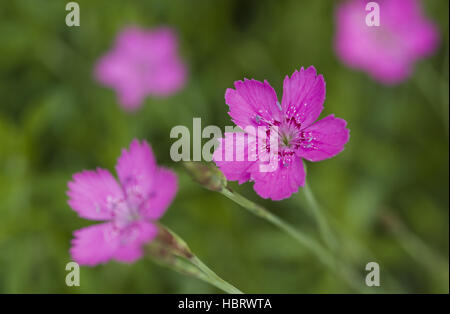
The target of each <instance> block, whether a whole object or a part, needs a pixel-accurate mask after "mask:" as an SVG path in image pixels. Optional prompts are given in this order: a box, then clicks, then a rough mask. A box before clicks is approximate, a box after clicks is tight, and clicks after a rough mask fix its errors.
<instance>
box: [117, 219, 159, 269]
mask: <svg viewBox="0 0 450 314" xmlns="http://www.w3.org/2000/svg"><path fill="white" fill-rule="evenodd" d="M157 234H158V228H157V227H156V226H155V225H153V224H151V223H149V222H145V221H140V222H136V223H134V224H133V225H132V226H130V227H128V229H127V230H126V231H125V232H122V234H121V235H120V243H119V246H118V247H117V250H116V251H115V252H114V254H113V255H114V256H113V257H114V259H115V260H117V261H120V262H124V263H132V262H134V261H136V260H137V259H139V258H140V257H142V254H143V249H142V246H143V245H144V244H145V243H148V242H150V241H151V240H153V239H154V238H155V237H156V235H157Z"/></svg>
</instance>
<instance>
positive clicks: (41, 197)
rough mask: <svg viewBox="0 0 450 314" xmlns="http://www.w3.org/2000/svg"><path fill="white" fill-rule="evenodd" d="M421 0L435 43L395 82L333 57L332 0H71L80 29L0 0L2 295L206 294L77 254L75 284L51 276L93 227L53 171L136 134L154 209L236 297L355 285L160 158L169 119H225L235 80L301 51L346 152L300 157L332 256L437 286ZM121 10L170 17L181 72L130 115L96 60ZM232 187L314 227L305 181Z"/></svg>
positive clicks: (434, 122) (61, 271)
mask: <svg viewBox="0 0 450 314" xmlns="http://www.w3.org/2000/svg"><path fill="white" fill-rule="evenodd" d="M423 2H424V3H423V5H424V10H425V12H426V14H427V15H428V16H429V17H430V18H431V19H433V20H434V21H435V22H436V23H437V25H438V26H439V29H440V32H441V45H440V48H439V50H438V51H437V52H436V53H435V54H434V55H433V56H432V57H431V58H429V59H427V60H423V61H421V62H419V63H418V64H417V65H416V67H415V71H414V75H413V76H412V77H411V78H410V79H409V80H407V81H406V82H404V83H402V84H399V85H397V86H394V87H386V86H383V85H380V84H378V83H376V82H375V81H373V80H371V79H370V78H369V77H367V76H366V75H365V74H364V73H361V72H356V71H353V70H351V69H348V68H347V67H345V66H344V65H342V64H341V63H340V62H339V61H338V60H337V58H336V56H335V54H334V52H333V49H332V48H333V47H332V39H333V31H334V30H333V28H334V26H333V10H334V7H335V4H336V3H335V1H328V0H320V1H297V0H288V1H261V0H258V1H237V0H236V1H232V0H228V1H207V0H204V1H181V0H177V1H119V0H102V1H85V0H79V1H78V3H79V5H80V8H81V26H80V27H72V28H69V27H67V26H66V25H65V16H66V14H67V12H66V11H65V5H66V3H67V2H66V1H47V0H15V1H1V4H0V38H1V44H0V96H1V100H0V104H1V105H0V292H1V293H55V292H61V293H119V292H124V293H216V292H219V290H217V289H215V288H213V287H211V286H209V285H207V284H205V283H203V282H200V281H198V280H196V279H191V278H188V277H184V276H182V275H179V274H177V273H174V272H172V271H171V270H169V269H165V268H162V267H160V266H158V265H156V264H154V263H153V262H152V261H149V260H145V259H142V260H140V261H138V262H137V263H135V264H133V265H126V264H120V263H116V262H110V263H108V264H105V265H101V266H97V267H93V268H89V267H82V268H81V286H80V287H67V286H66V285H65V276H66V274H67V272H66V271H65V265H66V263H67V262H69V261H70V256H69V253H68V250H69V246H70V239H71V238H72V232H73V231H74V230H75V229H79V228H81V227H83V226H87V225H89V224H90V222H89V221H86V220H84V219H81V218H79V217H78V216H77V215H76V213H75V212H74V211H72V210H71V209H70V208H69V206H68V205H67V197H66V195H65V192H66V189H67V188H66V185H67V182H68V181H69V180H70V178H71V176H72V174H73V173H75V172H78V171H81V170H83V169H93V168H95V167H97V166H101V167H104V168H107V169H110V170H113V168H114V165H115V162H116V159H117V158H118V156H119V154H120V151H121V148H123V147H126V146H128V145H129V143H130V142H131V140H132V139H133V138H135V137H137V138H140V139H146V140H148V141H149V142H150V143H151V144H152V146H153V149H154V151H155V154H156V156H157V159H158V162H159V163H161V164H163V165H166V166H168V167H171V168H173V169H175V171H176V172H177V174H178V175H179V181H180V182H179V185H180V186H179V192H178V194H177V197H176V199H175V201H174V202H173V204H172V205H171V207H170V209H169V210H168V211H167V213H166V215H165V216H164V217H163V219H162V222H163V223H164V224H166V225H167V226H169V227H170V228H171V229H173V230H175V231H176V232H177V233H178V234H179V235H181V236H182V237H183V238H184V239H185V240H186V241H187V242H188V243H189V244H190V246H191V248H192V249H193V251H194V252H196V253H197V255H198V256H199V257H200V258H201V259H202V260H203V261H204V262H205V263H206V264H208V265H209V266H211V268H213V269H214V270H215V271H216V272H217V273H218V274H219V275H221V277H223V278H224V279H226V280H228V281H229V282H231V283H233V284H234V285H235V286H237V287H239V288H240V289H241V290H243V291H245V292H250V293H314V292H344V293H345V292H354V291H353V290H352V289H351V288H350V287H348V285H347V284H346V283H345V282H343V281H342V280H341V279H340V278H339V277H338V276H336V275H335V274H333V273H331V272H330V271H329V270H328V269H326V268H324V267H323V266H322V265H321V264H320V263H318V262H317V260H316V258H315V257H314V256H313V255H312V254H311V253H310V252H309V251H307V250H305V249H304V248H303V247H301V246H299V245H298V244H297V243H296V242H294V241H293V240H292V239H291V238H289V237H288V236H287V235H285V234H283V233H281V232H280V231H279V230H278V229H276V228H275V227H273V226H272V225H269V224H268V223H267V222H265V221H262V220H259V219H258V218H256V217H254V216H251V215H250V214H248V213H247V212H246V211H245V210H243V209H241V208H239V207H238V206H237V205H235V204H234V203H232V202H231V201H229V200H228V199H226V198H224V197H223V196H221V195H219V194H218V193H214V192H211V191H207V190H205V189H203V188H202V187H201V186H199V185H197V184H193V183H192V181H191V179H190V178H189V176H188V175H187V174H186V172H185V170H184V168H183V166H182V165H181V164H179V163H174V162H172V161H171V159H170V156H169V149H170V146H171V144H172V143H173V142H174V140H173V139H170V137H169V132H170V130H171V128H172V127H173V126H175V125H186V126H188V127H189V128H190V129H192V118H193V117H201V118H202V123H203V126H206V125H209V124H214V125H218V126H220V127H224V126H225V125H231V122H230V118H229V117H228V115H227V106H226V105H225V103H224V97H223V96H224V92H225V89H226V88H228V87H231V86H232V84H233V82H234V81H235V80H238V79H242V78H244V77H248V78H255V79H258V80H263V79H267V80H268V81H269V82H270V83H271V84H272V86H273V87H274V88H275V89H276V91H277V93H278V94H279V96H280V95H281V90H282V80H283V78H284V76H285V75H287V74H291V73H292V72H293V71H294V70H295V69H298V68H299V67H301V66H309V65H314V66H315V67H316V68H317V69H318V71H319V73H322V74H323V75H324V77H325V80H326V83H327V98H326V102H325V110H324V112H323V115H328V114H331V113H334V114H336V116H338V117H341V118H344V119H345V120H347V121H348V125H349V128H350V129H351V139H350V142H349V143H348V144H347V147H346V149H345V151H344V152H343V153H341V154H340V155H339V156H337V157H336V158H333V159H330V160H327V161H324V162H320V163H316V164H312V163H308V164H307V167H308V176H307V181H308V183H309V184H310V186H311V188H312V190H313V191H314V193H315V196H316V197H317V199H318V201H319V202H320V204H321V206H322V207H323V210H324V212H325V214H326V216H327V219H328V220H329V221H330V223H331V224H332V226H333V228H334V230H335V232H336V235H337V236H338V238H339V241H340V243H341V250H340V254H341V255H342V256H346V258H347V259H348V262H349V263H351V265H352V267H354V268H355V269H356V270H358V272H360V273H361V275H364V274H365V270H364V267H365V265H366V263H368V262H370V261H376V262H378V263H379V264H380V268H381V285H382V288H383V289H384V291H387V292H399V293H408V292H415V293H431V292H439V293H448V291H449V277H448V276H449V274H448V249H449V242H448V240H449V221H448V219H449V216H448V209H449V194H448V188H449V187H448V185H449V177H448V175H449V168H448V166H449V155H448V154H449V146H448V144H449V137H448V135H449V131H448V116H449V113H448V106H449V90H448V68H449V64H448V57H449V40H448V37H449V33H448V27H449V25H448V23H449V16H448V10H449V8H448V6H449V2H448V1H446V0H431V1H423ZM133 24H137V25H140V26H143V27H154V26H157V25H160V24H165V25H170V26H173V27H175V28H176V29H177V31H178V34H179V37H180V49H181V54H182V56H183V58H184V59H185V60H186V62H187V63H188V65H189V72H190V77H189V82H188V84H187V85H186V87H185V88H184V89H183V90H182V91H181V92H179V93H178V94H177V95H175V96H172V97H170V98H168V99H147V100H146V102H145V104H144V106H143V107H142V109H141V110H140V111H138V112H137V113H135V114H129V113H125V112H124V111H122V110H121V109H120V107H119V106H118V104H117V101H116V98H115V94H114V92H113V91H112V90H110V89H107V88H104V87H102V86H100V85H99V84H98V83H97V82H95V80H94V79H93V75H92V70H93V66H94V64H95V61H96V60H97V58H98V57H99V56H100V55H102V54H104V53H105V51H106V50H108V49H110V48H111V47H112V45H113V42H114V37H115V35H116V34H117V32H118V31H120V30H121V28H123V27H124V26H127V25H133ZM230 185H231V186H232V187H234V188H235V189H236V190H237V191H239V192H240V193H241V194H244V195H245V196H247V197H248V198H250V199H252V200H255V201H257V202H258V203H261V204H262V205H264V206H265V207H267V208H268V209H269V210H271V211H273V212H274V213H276V214H277V215H279V216H281V217H283V218H284V219H286V220H288V221H290V222H291V223H292V224H294V225H295V226H297V227H298V228H300V229H302V230H303V231H305V232H308V233H311V234H316V235H317V234H318V233H317V227H316V224H315V222H314V219H312V217H311V215H310V212H309V210H308V208H307V206H306V202H305V196H304V193H303V192H302V191H301V190H300V191H299V193H297V194H296V195H294V196H293V197H291V198H290V199H288V200H284V201H281V202H272V201H264V200H262V199H260V198H259V197H258V196H257V195H256V193H255V192H254V191H253V189H252V187H251V184H249V183H247V184H244V185H242V186H238V185H237V184H235V183H234V182H233V183H230ZM317 236H318V235H317ZM377 289H378V288H373V290H372V291H373V292H377Z"/></svg>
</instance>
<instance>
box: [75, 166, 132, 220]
mask: <svg viewBox="0 0 450 314" xmlns="http://www.w3.org/2000/svg"><path fill="white" fill-rule="evenodd" d="M68 187H69V190H68V191H67V195H68V196H69V201H68V203H69V205H70V207H72V209H73V210H75V211H76V212H77V213H78V214H79V215H80V216H81V217H83V218H87V219H91V220H108V219H110V218H111V217H112V212H111V206H110V204H111V202H113V201H114V200H117V199H121V198H123V192H122V189H121V187H120V186H119V184H118V183H117V181H116V179H115V178H114V177H113V176H112V175H111V173H110V172H109V171H107V170H104V169H100V168H97V170H96V171H90V170H85V171H83V172H80V173H76V174H74V175H73V180H72V181H70V182H69V183H68Z"/></svg>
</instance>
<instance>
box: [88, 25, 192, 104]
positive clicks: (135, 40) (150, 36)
mask: <svg viewBox="0 0 450 314" xmlns="http://www.w3.org/2000/svg"><path fill="white" fill-rule="evenodd" d="M95 76H96V78H97V79H98V81H100V82H101V83H102V84H104V85H106V86H110V87H112V88H114V89H115V90H116V92H117V95H118V98H119V103H120V104H121V105H122V107H123V108H124V109H125V110H135V109H137V108H139V107H140V105H141V104H142V102H143V100H144V99H145V98H146V97H147V96H149V95H152V96H156V97H164V96H168V95H171V94H173V93H175V92H177V91H178V90H179V89H180V88H181V87H183V85H184V83H185V81H186V67H185V65H184V63H183V62H182V61H181V60H180V58H179V56H178V54H177V36H176V35H175V33H174V31H173V30H171V29H169V28H156V29H153V30H144V29H140V28H136V27H132V28H126V29H124V30H123V31H122V32H121V33H120V34H119V35H118V37H117V39H116V44H115V47H114V48H113V49H112V50H111V51H110V52H108V53H107V54H106V55H104V56H103V57H101V58H100V60H99V61H98V63H97V65H96V68H95Z"/></svg>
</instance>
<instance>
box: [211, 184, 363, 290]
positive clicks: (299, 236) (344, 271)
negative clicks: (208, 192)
mask: <svg viewBox="0 0 450 314" xmlns="http://www.w3.org/2000/svg"><path fill="white" fill-rule="evenodd" d="M220 193H222V194H223V195H225V196H226V197H228V198H229V199H231V200H232V201H234V202H236V203H237V204H239V205H240V206H242V207H243V208H245V209H247V210H248V211H250V212H251V213H252V214H254V215H256V216H258V217H260V218H263V219H265V220H267V221H269V222H270V223H272V224H274V225H275V226H277V227H278V228H280V229H281V230H283V231H285V232H286V233H287V234H289V235H290V236H291V237H293V238H294V239H295V240H297V241H298V242H299V243H300V244H301V245H303V246H305V247H307V248H308V249H310V250H311V251H312V252H313V253H314V254H315V255H316V256H317V257H318V259H319V260H320V261H321V262H322V263H323V264H324V265H325V266H327V267H329V268H330V269H331V270H332V271H333V272H334V273H337V274H339V275H340V276H341V277H342V278H344V279H345V280H346V281H347V283H348V284H349V285H350V286H351V287H353V288H355V289H358V290H364V287H363V286H362V285H360V284H358V282H361V279H359V278H358V276H357V275H356V274H354V273H353V271H352V270H350V269H349V268H348V267H347V266H346V265H344V264H342V263H341V262H338V261H337V260H336V259H335V257H334V255H333V254H331V253H330V252H329V251H328V250H327V249H325V248H324V247H323V246H322V245H321V244H320V243H319V242H318V241H316V240H315V239H314V238H312V237H310V236H308V235H307V234H305V233H303V232H301V231H299V230H297V229H295V228H294V227H292V226H291V225H290V224H288V223H287V222H285V221H283V220H281V219H280V218H278V217H277V216H275V215H273V214H272V213H271V212H269V211H268V210H266V209H265V208H264V207H262V206H259V205H257V204H255V203H254V202H252V201H250V200H248V199H246V198H245V197H243V196H242V195H240V194H238V193H236V192H233V191H232V190H231V189H229V188H223V189H222V190H221V191H220Z"/></svg>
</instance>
